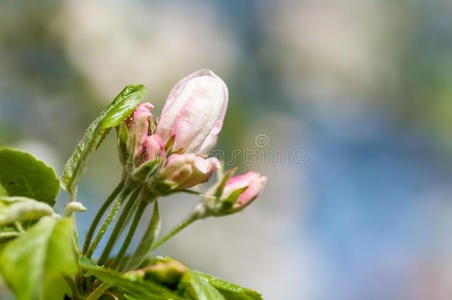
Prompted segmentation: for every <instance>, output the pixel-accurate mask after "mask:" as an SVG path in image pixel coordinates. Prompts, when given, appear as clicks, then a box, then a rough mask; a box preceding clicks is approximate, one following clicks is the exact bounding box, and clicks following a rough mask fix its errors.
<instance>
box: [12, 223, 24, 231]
mask: <svg viewBox="0 0 452 300" xmlns="http://www.w3.org/2000/svg"><path fill="white" fill-rule="evenodd" d="M14 226H16V229H17V231H19V232H20V233H25V230H24V228H23V227H22V224H20V222H14Z"/></svg>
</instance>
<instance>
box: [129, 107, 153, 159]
mask: <svg viewBox="0 0 452 300" xmlns="http://www.w3.org/2000/svg"><path fill="white" fill-rule="evenodd" d="M153 107H154V106H153V105H152V104H150V103H142V104H139V105H138V106H137V108H136V110H135V111H134V113H133V114H132V115H131V116H130V117H129V119H128V120H127V121H126V124H127V127H128V129H129V147H130V148H132V147H134V148H135V155H136V156H139V155H141V153H142V152H143V149H144V144H145V140H146V138H147V136H148V134H149V128H150V122H151V121H152V113H151V110H152V108H153ZM134 141H135V144H134Z"/></svg>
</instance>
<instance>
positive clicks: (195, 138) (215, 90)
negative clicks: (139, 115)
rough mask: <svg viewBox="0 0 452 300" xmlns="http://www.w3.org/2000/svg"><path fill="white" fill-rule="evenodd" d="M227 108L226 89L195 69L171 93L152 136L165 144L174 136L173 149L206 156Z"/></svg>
mask: <svg viewBox="0 0 452 300" xmlns="http://www.w3.org/2000/svg"><path fill="white" fill-rule="evenodd" d="M227 106H228V89H227V87H226V84H225V83H224V82H223V80H222V79H221V78H220V77H218V76H217V75H216V74H215V73H214V72H212V71H210V70H199V71H196V72H194V73H192V74H190V75H188V76H187V77H185V78H183V79H182V80H181V81H179V82H178V83H177V84H176V85H175V86H174V87H173V89H172V90H171V92H170V94H169V96H168V99H167V100H166V103H165V106H164V107H163V110H162V114H161V116H160V121H159V124H158V125H157V129H156V133H157V134H158V135H159V136H160V137H161V138H162V139H163V141H164V142H165V143H166V142H167V141H168V139H169V138H170V137H171V136H173V135H174V138H175V140H174V146H173V148H174V150H178V149H183V150H184V151H186V152H194V153H207V152H209V151H210V150H211V149H212V148H213V147H214V146H215V143H216V140H217V135H218V133H219V132H220V130H221V127H222V126H223V120H224V116H225V114H226V109H227Z"/></svg>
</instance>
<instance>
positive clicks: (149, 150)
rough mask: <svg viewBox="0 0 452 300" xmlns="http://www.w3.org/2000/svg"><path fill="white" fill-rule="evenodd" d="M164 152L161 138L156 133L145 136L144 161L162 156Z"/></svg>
mask: <svg viewBox="0 0 452 300" xmlns="http://www.w3.org/2000/svg"><path fill="white" fill-rule="evenodd" d="M164 154H165V145H164V144H163V141H162V138H161V137H160V136H158V135H157V134H153V135H150V136H147V137H146V138H145V140H144V159H145V161H150V160H155V159H157V158H160V157H163V156H164Z"/></svg>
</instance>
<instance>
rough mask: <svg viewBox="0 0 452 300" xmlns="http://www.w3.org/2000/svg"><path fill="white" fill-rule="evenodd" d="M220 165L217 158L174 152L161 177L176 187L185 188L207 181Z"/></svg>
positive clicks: (178, 188)
mask: <svg viewBox="0 0 452 300" xmlns="http://www.w3.org/2000/svg"><path fill="white" fill-rule="evenodd" d="M219 167H220V162H219V161H218V159H217V158H215V157H211V158H206V157H204V156H202V155H199V154H194V153H190V154H172V155H171V156H170V157H169V158H168V159H167V161H166V162H165V165H164V167H163V169H162V172H161V173H160V177H161V179H163V180H165V181H167V182H170V183H171V184H172V185H173V186H174V189H177V190H183V189H186V188H189V187H192V186H195V185H197V184H200V183H203V182H206V181H208V180H209V178H210V176H212V174H213V172H214V171H215V170H216V169H217V168H219Z"/></svg>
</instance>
